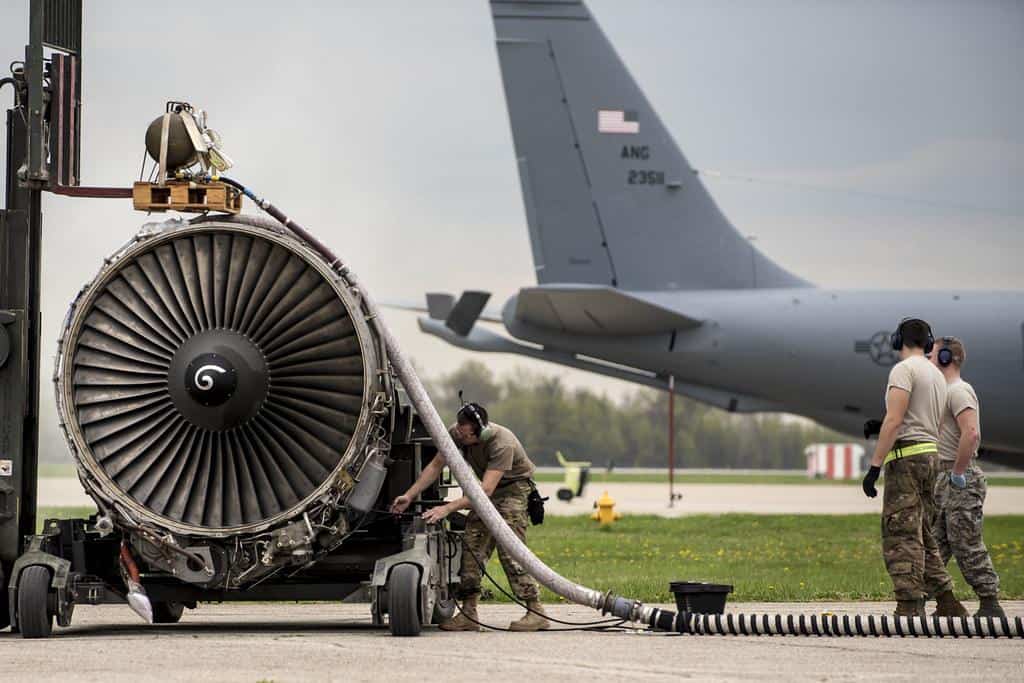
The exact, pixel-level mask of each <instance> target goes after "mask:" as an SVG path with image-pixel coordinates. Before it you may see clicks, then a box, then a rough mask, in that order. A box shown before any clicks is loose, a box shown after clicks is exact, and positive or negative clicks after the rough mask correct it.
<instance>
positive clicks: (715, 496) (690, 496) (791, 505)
mask: <svg viewBox="0 0 1024 683" xmlns="http://www.w3.org/2000/svg"><path fill="white" fill-rule="evenodd" d="M539 488H540V490H541V492H542V493H543V494H544V495H545V496H550V497H551V500H550V501H549V502H548V504H547V506H546V509H547V513H548V514H552V515H581V514H589V513H590V512H591V511H592V509H593V504H594V501H596V500H597V499H598V498H599V497H600V496H601V494H602V492H604V491H605V490H607V491H608V493H609V495H611V497H612V498H613V499H614V500H615V503H616V509H617V510H619V511H620V512H622V513H625V514H649V515H659V516H662V517H679V516H682V515H693V514H720V513H725V512H746V513H752V514H761V515H772V514H810V513H813V514H829V515H846V514H857V513H876V514H881V511H882V496H881V495H879V496H878V497H877V498H874V499H868V498H866V497H865V496H864V493H863V491H861V488H860V486H856V485H853V486H839V485H827V484H824V485H811V484H688V485H685V486H676V489H675V490H676V492H677V493H681V494H682V498H681V499H679V500H677V501H675V504H674V505H673V506H672V507H669V505H668V486H667V485H666V484H632V483H610V484H607V485H602V484H600V483H594V484H590V485H589V486H588V487H587V489H586V491H585V492H584V495H583V497H581V498H577V499H575V500H573V501H572V502H571V503H563V502H562V501H560V500H558V499H557V497H556V496H555V492H556V491H557V490H558V488H559V484H556V483H541V484H540V485H539ZM453 495H454V494H453ZM92 504H93V503H92V499H90V498H89V497H88V496H87V495H85V492H84V491H83V490H82V485H81V484H80V483H79V482H78V480H77V479H72V478H69V477H63V478H47V479H40V480H39V505H40V506H41V507H73V506H89V507H91V506H92ZM985 514H986V515H1012V514H1017V515H1019V514H1024V488H1021V487H1015V486H992V487H989V490H988V497H987V499H986V501H985Z"/></svg>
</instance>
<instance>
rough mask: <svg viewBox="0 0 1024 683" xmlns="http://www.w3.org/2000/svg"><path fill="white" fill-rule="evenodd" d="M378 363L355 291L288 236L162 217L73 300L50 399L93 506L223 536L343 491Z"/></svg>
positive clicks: (268, 228)
mask: <svg viewBox="0 0 1024 683" xmlns="http://www.w3.org/2000/svg"><path fill="white" fill-rule="evenodd" d="M385 365H386V359H384V358H382V357H381V353H380V343H379V341H378V340H377V338H376V335H375V333H374V332H373V331H372V329H371V328H370V327H369V326H368V325H367V323H366V317H365V315H364V313H363V311H362V309H361V304H360V302H359V300H358V297H357V295H356V293H354V292H353V291H352V290H351V288H350V287H349V285H348V283H347V282H346V281H345V279H344V277H343V276H342V275H341V274H339V273H338V272H336V271H335V270H333V269H332V267H331V266H330V265H329V264H328V263H326V262H325V261H324V260H323V259H322V258H321V257H320V256H319V254H317V253H316V252H314V251H313V250H312V249H310V248H309V247H308V246H307V245H306V244H305V243H303V242H302V241H300V240H299V239H297V238H296V237H295V236H293V235H292V234H290V233H288V232H285V231H282V230H281V229H280V228H278V227H276V224H272V223H269V222H267V221H263V220H260V219H257V218H254V217H250V216H237V217H231V218H214V219H201V220H198V221H194V222H192V223H184V222H181V221H177V222H169V223H166V224H163V225H162V226H161V229H160V230H156V231H152V230H151V231H145V232H144V233H141V234H140V236H139V237H137V238H136V239H135V240H133V241H132V242H131V243H129V244H128V245H127V246H125V247H124V248H123V249H122V250H121V251H119V252H118V253H117V254H115V255H114V256H113V257H112V258H110V259H108V261H107V264H106V265H105V266H104V267H103V269H102V270H101V271H100V273H99V274H98V275H97V277H96V278H95V280H93V281H92V282H91V283H89V284H88V285H87V286H86V287H85V288H84V289H83V291H82V293H81V294H80V295H79V297H78V299H77V300H76V302H75V303H74V305H73V307H72V310H71V312H70V313H69V315H68V318H67V321H66V324H65V329H64V333H63V336H62V339H61V343H60V350H59V354H58V369H57V375H56V382H57V387H56V388H57V403H58V408H59V410H60V413H61V417H62V418H63V422H64V427H65V431H66V435H67V438H68V443H69V445H70V446H71V450H72V453H73V455H74V457H75V458H76V459H77V460H78V462H79V465H80V469H81V470H82V472H83V475H84V476H83V481H84V484H85V487H86V489H87V492H88V493H89V494H90V495H91V496H92V497H93V498H94V499H96V500H97V502H98V504H100V505H101V507H103V508H109V507H111V506H114V507H118V506H120V508H121V509H123V510H126V511H127V512H129V513H130V515H129V516H130V517H131V518H134V520H135V521H137V522H139V523H145V524H147V525H152V526H155V527H158V528H159V529H163V530H166V531H169V532H172V533H175V534H179V535H187V536H190V537H196V536H199V537H220V538H223V537H228V536H234V535H246V534H255V533H260V532H264V531H266V530H267V529H270V528H272V527H275V526H278V525H282V524H284V523H285V522H287V521H288V520H293V519H295V518H298V517H301V516H302V515H303V513H305V512H306V511H307V510H308V509H310V508H311V507H312V506H313V505H314V504H317V505H322V504H323V501H324V500H325V498H326V494H327V493H329V492H334V493H335V494H336V493H337V492H338V491H339V490H341V491H346V489H345V485H344V483H346V482H347V483H348V484H350V483H351V482H352V477H353V475H354V474H355V473H357V472H358V470H359V468H360V467H361V466H362V464H363V461H364V460H365V458H366V457H367V452H368V451H369V450H371V449H370V448H368V443H369V441H370V439H371V438H373V435H374V434H376V433H378V432H379V426H380V421H381V420H382V419H384V417H383V416H382V411H381V410H380V408H379V404H380V394H381V393H382V392H384V391H385V389H384V387H382V386H380V384H381V377H382V376H383V375H384V374H386V373H381V372H380V371H381V370H382V369H385ZM375 404H376V405H375ZM342 503H343V501H342Z"/></svg>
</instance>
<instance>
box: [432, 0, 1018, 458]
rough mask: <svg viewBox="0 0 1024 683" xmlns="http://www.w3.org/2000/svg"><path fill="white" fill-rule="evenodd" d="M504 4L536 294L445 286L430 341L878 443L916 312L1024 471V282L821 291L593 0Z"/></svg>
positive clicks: (997, 446)
mask: <svg viewBox="0 0 1024 683" xmlns="http://www.w3.org/2000/svg"><path fill="white" fill-rule="evenodd" d="M491 10H492V15H493V18H494V25H495V30H496V34H497V48H498V55H499V58H500V63H501V71H502V77H503V81H504V87H505V96H506V100H507V105H508V110H509V118H510V121H511V126H512V133H513V139H514V144H515V155H516V163H517V165H518V169H519V178H520V182H521V185H522V195H523V202H524V204H525V209H526V217H527V222H528V225H529V236H530V242H531V244H532V247H533V260H534V264H535V267H536V273H537V285H536V286H527V287H523V288H522V289H520V291H519V292H518V294H516V295H515V296H513V297H512V298H511V299H509V300H508V302H506V303H505V305H504V307H503V309H502V311H501V313H500V315H492V314H487V313H485V312H484V310H485V307H486V303H487V300H488V298H489V296H490V295H489V294H488V293H486V292H477V291H473V292H465V293H463V294H462V295H461V297H460V298H459V299H458V301H456V300H455V297H453V296H451V295H448V294H428V295H427V307H426V310H427V311H428V313H429V316H428V317H423V318H420V319H419V325H420V328H421V329H422V330H423V331H424V332H426V333H428V334H432V335H435V336H437V337H440V338H441V339H444V340H445V341H447V342H449V343H451V344H453V345H455V346H458V347H461V348H464V349H470V350H475V351H490V352H501V353H515V354H520V355H523V356H529V357H531V358H538V359H541V360H546V361H551V362H554V363H560V364H563V365H567V366H571V367H575V368H582V369H585V370H589V371H592V372H597V373H601V374H603V375H608V376H611V377H617V378H620V379H626V380H630V381H633V382H636V383H639V384H645V385H649V386H654V387H659V388H667V386H668V382H669V380H670V378H672V379H673V380H674V388H675V391H676V392H678V393H679V394H682V395H685V396H689V397H692V398H694V399H697V400H699V401H703V402H705V403H709V404H712V405H715V406H718V407H720V408H724V409H726V410H729V411H738V412H756V411H784V412H788V413H795V414H799V415H803V416H806V417H809V418H812V419H814V420H816V421H818V422H820V423H822V424H825V425H828V426H830V427H832V428H834V429H837V430H840V431H843V432H847V433H850V434H859V433H860V432H861V430H862V425H863V423H864V421H865V419H867V418H878V417H880V416H881V413H882V412H883V411H884V406H883V385H884V382H885V377H886V374H887V373H888V371H889V367H890V366H891V365H893V364H894V363H895V362H896V360H897V357H896V353H895V352H894V351H893V350H892V348H891V347H890V345H889V335H890V333H891V332H892V330H893V328H894V327H896V325H897V323H898V322H899V321H900V320H901V319H902V318H904V317H906V316H917V317H921V318H924V319H926V320H928V321H929V322H930V323H931V324H932V327H933V329H934V330H935V333H936V334H939V335H942V334H955V335H957V336H961V337H962V338H964V339H965V341H966V343H967V345H968V347H969V353H970V361H969V372H965V374H967V375H969V380H970V381H971V382H972V383H973V384H974V386H975V388H976V389H977V391H978V394H979V396H980V397H981V400H982V403H983V405H984V408H983V411H982V419H983V425H982V438H983V447H984V448H985V449H986V450H987V451H988V452H989V457H990V458H991V457H998V458H999V460H1001V461H1005V462H1009V463H1011V464H1014V465H1020V464H1022V463H1024V455H1021V454H1022V453H1024V420H1021V419H1020V414H1021V408H1020V404H1019V401H1020V400H1021V399H1022V398H1024V292H1021V291H999V292H982V291H973V290H951V291H945V292H943V291H904V290H899V291H888V292H886V291H877V290H875V291H857V290H854V291H847V290H842V291H839V290H832V289H822V288H817V287H815V286H814V285H812V284H811V283H810V282H808V281H806V280H804V279H803V278H801V277H799V276H797V275H795V274H792V273H789V272H787V271H786V270H785V269H783V268H782V267H780V266H779V265H777V264H776V263H774V262H772V261H771V260H770V259H768V258H767V257H766V256H765V255H764V254H762V253H760V252H759V251H758V250H757V249H756V248H755V247H754V246H753V245H752V244H751V242H750V240H748V239H745V238H744V237H743V235H742V234H741V233H740V232H739V231H737V230H736V228H735V227H734V226H733V225H732V224H731V223H730V222H729V220H728V219H726V217H725V216H724V215H723V214H722V212H721V211H720V210H719V208H718V206H716V204H715V202H714V200H713V199H712V198H711V196H710V195H709V194H708V192H707V190H706V189H705V187H704V186H703V184H702V183H701V181H700V179H699V177H698V176H697V175H696V174H695V173H694V171H693V170H692V168H691V166H690V164H689V163H688V162H687V160H686V158H685V157H684V156H683V154H682V153H681V152H680V150H679V148H678V147H677V145H676V143H675V142H674V141H673V139H672V136H671V134H670V133H669V131H668V130H666V128H665V126H664V125H663V124H662V122H661V120H660V119H659V118H658V115H657V113H656V112H655V110H654V109H653V108H652V107H651V105H650V103H648V101H647V99H646V98H645V97H644V94H643V93H642V92H641V90H640V88H639V87H638V86H637V84H636V82H635V81H634V79H633V78H632V76H631V75H630V73H629V71H628V70H627V68H626V66H625V65H624V64H623V62H622V61H621V60H620V58H619V57H618V55H617V54H616V52H615V50H614V48H613V47H612V45H611V44H610V42H609V41H608V39H607V38H606V37H605V35H604V33H603V32H602V31H601V28H600V27H599V26H598V24H597V22H596V21H595V20H594V17H593V16H592V15H591V13H590V11H589V10H588V8H587V7H586V5H585V4H584V3H582V2H575V1H572V0H564V1H557V2H556V1H551V2H532V1H531V2H519V1H507V0H493V1H492V2H491ZM420 310H422V309H420ZM478 321H483V322H497V323H501V324H503V325H504V328H505V330H506V331H507V332H508V335H510V336H506V335H502V334H499V333H496V332H494V331H492V330H490V329H487V327H485V326H482V325H478V324H477V322H478Z"/></svg>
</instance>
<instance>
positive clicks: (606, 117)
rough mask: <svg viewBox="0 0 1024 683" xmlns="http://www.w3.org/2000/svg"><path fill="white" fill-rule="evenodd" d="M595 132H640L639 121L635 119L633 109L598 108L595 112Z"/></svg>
mask: <svg viewBox="0 0 1024 683" xmlns="http://www.w3.org/2000/svg"><path fill="white" fill-rule="evenodd" d="M597 132H598V133H627V134H630V135H636V134H637V133H639V132H640V122H639V121H638V120H637V116H636V112H635V111H622V110H621V109H599V110H598V112H597Z"/></svg>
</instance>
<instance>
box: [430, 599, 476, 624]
mask: <svg viewBox="0 0 1024 683" xmlns="http://www.w3.org/2000/svg"><path fill="white" fill-rule="evenodd" d="M479 599H480V596H479V595H471V596H469V597H468V598H466V599H465V600H463V601H462V608H461V609H460V610H459V613H458V614H457V615H456V616H455V617H454V618H452V619H446V620H445V621H442V622H441V623H440V625H438V628H439V629H441V630H442V631H480V630H481V629H480V624H478V623H476V622H478V621H480V617H478V616H477V614H476V604H477V601H478V600H479Z"/></svg>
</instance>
